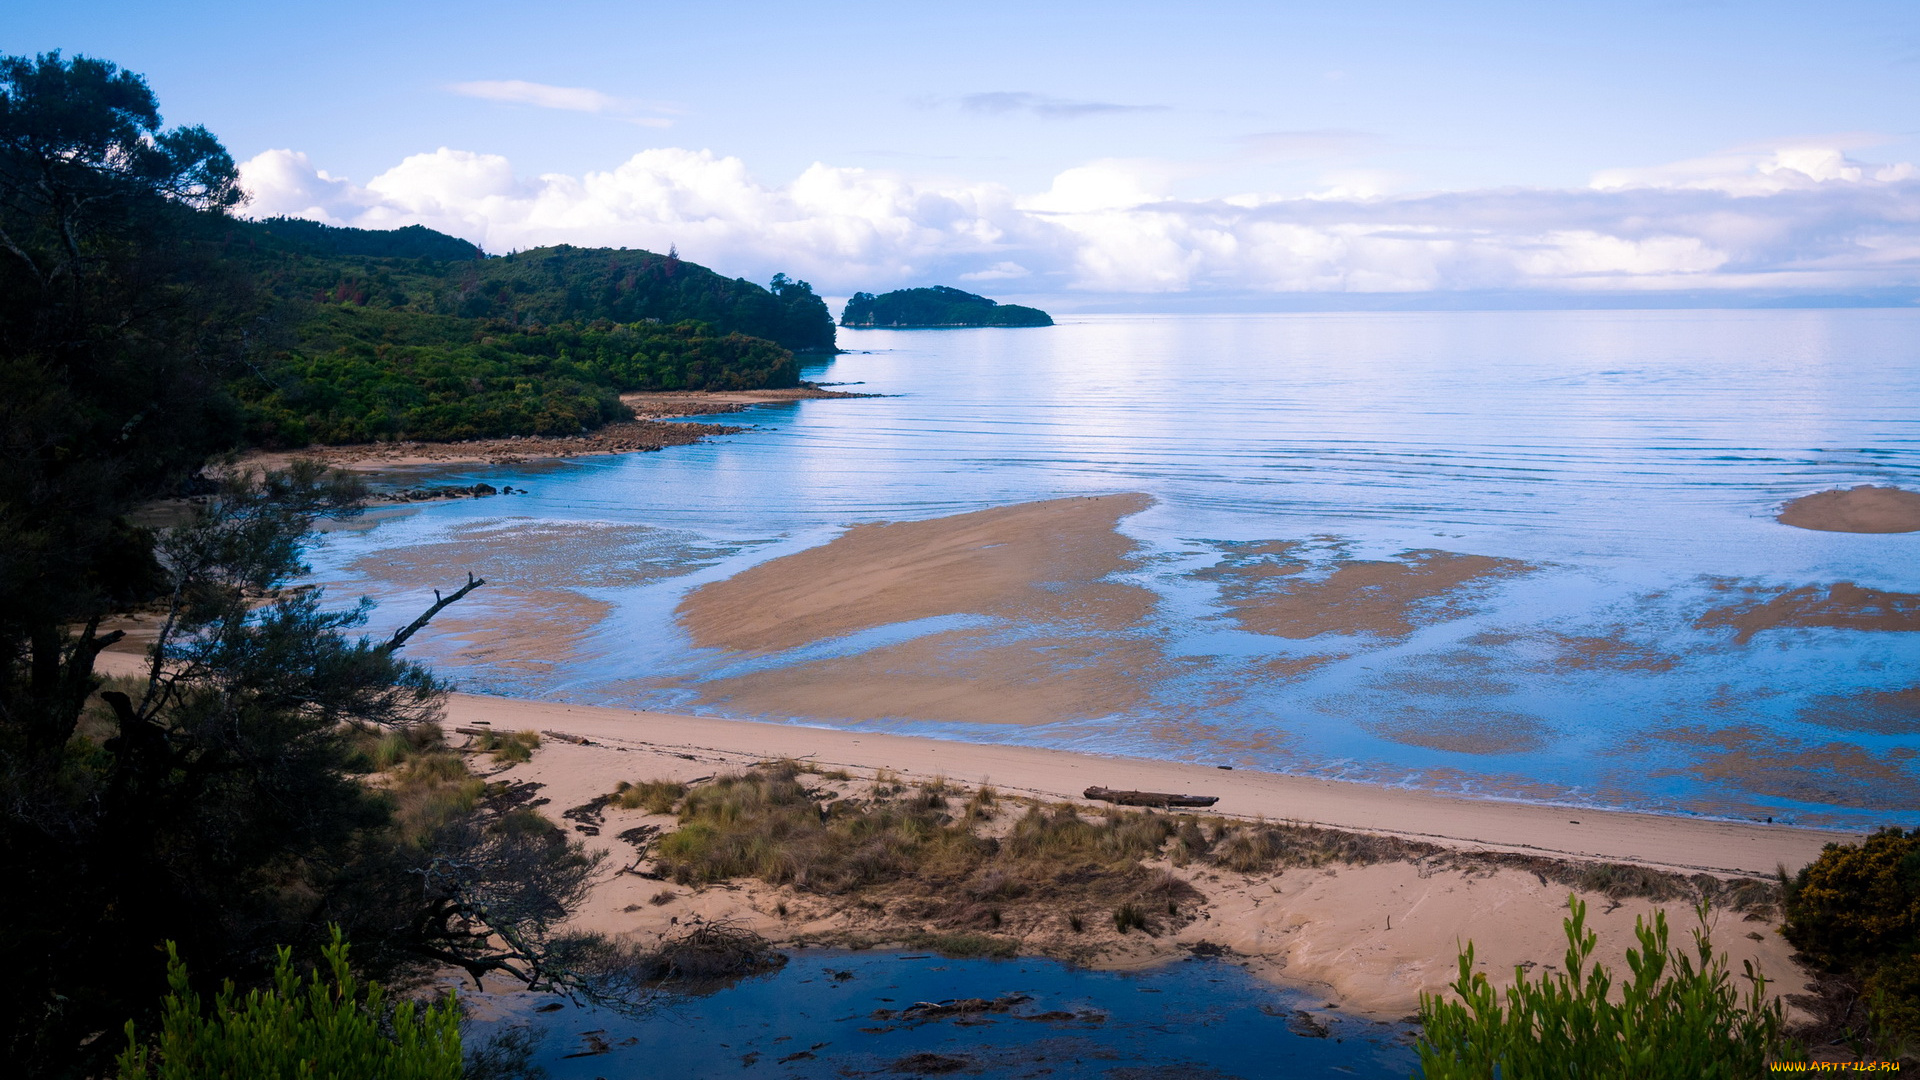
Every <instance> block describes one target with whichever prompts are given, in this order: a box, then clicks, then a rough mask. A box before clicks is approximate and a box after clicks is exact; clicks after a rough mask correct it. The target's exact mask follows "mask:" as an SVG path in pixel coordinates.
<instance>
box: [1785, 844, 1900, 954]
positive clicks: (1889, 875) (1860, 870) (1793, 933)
mask: <svg viewBox="0 0 1920 1080" xmlns="http://www.w3.org/2000/svg"><path fill="white" fill-rule="evenodd" d="M1785 930H1786V935H1787V940H1789V941H1791V942H1793V943H1794V944H1795V945H1797V946H1799V948H1800V949H1801V950H1802V951H1804V952H1805V953H1807V955H1809V956H1811V957H1813V958H1814V959H1816V960H1818V961H1820V962H1821V963H1823V964H1826V965H1828V966H1830V967H1836V968H1843V969H1844V968H1847V967H1851V966H1853V965H1854V964H1856V963H1858V962H1860V961H1862V960H1872V959H1879V958H1888V959H1891V958H1896V957H1905V956H1911V955H1913V953H1914V951H1915V947H1916V945H1920V829H1914V830H1912V831H1910V832H1903V831H1901V830H1900V829H1881V830H1880V831H1878V832H1876V833H1874V834H1873V835H1872V836H1869V837H1867V839H1866V840H1865V842H1863V843H1861V844H1859V845H1857V846H1856V845H1853V844H1828V845H1827V846H1826V847H1825V848H1824V849H1822V850H1821V852H1820V857H1819V858H1818V859H1815V860H1814V861H1813V862H1812V863H1811V864H1810V865H1808V866H1807V867H1805V868H1804V869H1802V870H1801V871H1800V873H1799V875H1798V876H1797V877H1796V878H1795V879H1794V881H1793V883H1792V884H1791V885H1790V886H1789V888H1788V890H1787V922H1786V927H1785Z"/></svg>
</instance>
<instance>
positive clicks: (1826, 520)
mask: <svg viewBox="0 0 1920 1080" xmlns="http://www.w3.org/2000/svg"><path fill="white" fill-rule="evenodd" d="M1774 520H1776V521H1778V522H1779V523H1780V524H1782V525H1791V526H1793V527H1794V528H1796V529H1817V530H1819V531H1821V532H1856V533H1902V532H1920V491H1907V490H1904V489H1902V488H1897V487H1876V486H1874V485H1872V484H1861V485H1860V486H1858V487H1852V488H1834V489H1833V490H1831V491H1816V492H1814V493H1813V494H1811V495H1802V496H1801V497H1799V498H1797V499H1795V500H1793V501H1792V502H1789V503H1787V505H1785V506H1783V507H1781V508H1780V513H1779V515H1778V516H1777V517H1776V518H1775V519H1774Z"/></svg>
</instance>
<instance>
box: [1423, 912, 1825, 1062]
mask: <svg viewBox="0 0 1920 1080" xmlns="http://www.w3.org/2000/svg"><path fill="white" fill-rule="evenodd" d="M1567 903H1568V907H1569V909H1570V911H1571V914H1570V915H1569V917H1568V918H1567V919H1566V920H1564V924H1563V925H1564V926H1565V929H1566V934H1567V952H1566V957H1565V963H1566V968H1565V970H1564V971H1556V972H1552V973H1551V974H1547V975H1543V976H1542V977H1541V978H1539V979H1529V978H1528V977H1527V973H1526V970H1525V969H1524V968H1516V969H1515V970H1514V984H1513V986H1512V987H1510V988H1508V990H1507V991H1506V992H1505V993H1504V994H1501V993H1498V992H1496V991H1495V990H1494V989H1493V986H1492V984H1491V983H1490V982H1489V981H1488V980H1487V977H1486V975H1485V974H1483V973H1480V972H1476V971H1474V970H1473V945H1472V943H1468V945H1467V947H1466V949H1465V951H1463V952H1462V953H1461V954H1460V977H1459V979H1458V980H1456V981H1455V982H1454V983H1453V985H1452V990H1453V993H1454V995H1455V997H1456V998H1457V1000H1452V1001H1449V1000H1447V999H1446V998H1445V997H1443V996H1442V995H1438V994H1422V995H1421V996H1420V1020H1421V1024H1422V1025H1423V1027H1424V1031H1423V1032H1422V1035H1421V1041H1420V1044H1419V1053H1420V1068H1421V1075H1422V1076H1424V1077H1426V1080H1455V1078H1458V1080H1494V1078H1495V1077H1498V1078H1500V1080H1536V1078H1549V1077H1566V1078H1568V1080H1574V1078H1578V1080H1615V1078H1617V1080H1662V1078H1666V1077H1672V1078H1674V1080H1680V1078H1686V1080H1696V1078H1707V1080H1713V1078H1724V1080H1744V1078H1746V1077H1752V1076H1760V1075H1763V1074H1764V1073H1765V1071H1766V1063H1767V1062H1768V1061H1772V1060H1780V1059H1783V1058H1785V1057H1788V1056H1790V1055H1793V1054H1795V1053H1796V1050H1795V1048H1794V1047H1793V1046H1792V1045H1791V1044H1790V1043H1789V1042H1788V1041H1787V1039H1786V1035H1785V1025H1786V1021H1785V1013H1784V1008H1783V1006H1782V1005H1781V1004H1780V1002H1779V1001H1778V1000H1777V999H1776V1000H1771V1001H1770V1000H1768V998H1767V995H1766V988H1767V981H1766V979H1765V978H1764V977H1763V976H1762V975H1761V974H1760V973H1759V972H1757V971H1755V970H1754V969H1753V966H1752V964H1751V963H1749V964H1748V965H1747V966H1746V972H1745V976H1744V978H1745V981H1746V982H1747V984H1748V985H1747V987H1746V990H1745V992H1744V993H1743V992H1742V991H1741V990H1740V988H1739V987H1738V986H1736V985H1735V980H1734V978H1733V976H1732V974H1731V973H1730V972H1729V971H1728V968H1727V960H1726V956H1725V954H1720V953H1716V952H1715V951H1714V948H1713V942H1712V941H1711V939H1710V938H1709V936H1708V934H1707V930H1706V921H1707V908H1706V905H1705V904H1704V903H1703V904H1702V905H1701V906H1700V908H1699V909H1698V915H1699V919H1700V925H1699V926H1698V927H1696V928H1695V929H1694V931H1693V950H1692V952H1691V953H1689V952H1687V951H1686V950H1683V949H1680V948H1675V947H1672V946H1670V945H1669V943H1668V931H1667V917H1666V912H1664V911H1658V912H1655V913H1654V918H1653V921H1652V923H1651V924H1649V923H1647V922H1646V921H1645V920H1643V919H1636V920H1634V934H1635V936H1636V937H1637V938H1638V939H1639V941H1640V947H1639V948H1638V949H1629V950H1627V967H1628V968H1629V969H1630V971H1631V972H1632V977H1631V978H1630V979H1629V980H1626V981H1624V982H1621V983H1620V984H1619V985H1618V987H1617V991H1618V992H1617V994H1616V992H1615V991H1616V986H1615V983H1614V977H1613V973H1612V972H1610V971H1608V970H1607V969H1606V968H1605V967H1604V966H1603V965H1600V964H1591V966H1589V964H1590V961H1591V959H1592V956H1593V950H1594V947H1595V945H1596V944H1597V943H1598V936H1597V935H1596V934H1594V933H1593V932H1592V931H1590V930H1588V929H1587V928H1586V918H1587V906H1586V904H1584V903H1582V902H1581V901H1580V899H1579V898H1578V897H1574V896H1569V897H1568V899H1567Z"/></svg>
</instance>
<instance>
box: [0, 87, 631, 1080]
mask: <svg viewBox="0 0 1920 1080" xmlns="http://www.w3.org/2000/svg"><path fill="white" fill-rule="evenodd" d="M235 179H236V174H235V171H234V168H233V163H232V160H231V158H230V157H228V155H227V153H226V151H225V150H223V149H221V147H220V145H219V143H218V142H217V141H215V140H214V139H213V138H212V136H210V135H208V134H207V133H206V132H205V131H204V130H203V129H199V128H182V129H172V130H167V129H164V128H162V127H161V123H160V117H159V114H158V111H157V108H156V106H155V102H154V99H153V95H152V93H151V92H150V91H149V90H148V88H147V87H146V85H145V83H144V82H143V81H142V80H141V79H140V78H139V77H138V76H136V75H133V74H131V73H128V72H123V71H120V70H118V69H117V68H115V67H114V66H113V65H112V64H108V63H104V62H101V61H96V60H90V59H86V58H75V59H73V60H71V61H69V60H64V59H62V58H61V57H60V56H58V55H57V54H49V55H46V56H41V57H38V58H34V59H27V58H18V57H16V58H0V386H3V387H4V389H5V393H4V394H0V445H3V446H4V448H5V455H6V457H5V460H6V468H5V469H4V470H0V867H4V868H5V870H6V873H7V881H6V883H5V887H4V888H0V970H4V971H5V973H6V978H5V979H4V980H0V1053H4V1054H5V1060H6V1062H7V1067H8V1071H9V1073H10V1074H13V1075H21V1074H24V1075H33V1076H42V1075H44V1076H83V1075H98V1074H100V1072H101V1071H102V1070H103V1069H104V1068H105V1067H106V1064H107V1061H108V1059H110V1058H111V1056H112V1054H113V1052H114V1050H115V1049H116V1046H115V1043H116V1039H114V1038H113V1037H112V1035H113V1033H116V1032H119V1031H121V1030H122V1027H123V1025H124V1024H125V1023H126V1022H127V1020H129V1019H130V1018H131V1019H134V1020H136V1021H138V1022H140V1023H141V1024H142V1026H143V1027H150V1021H151V1019H152V1014H153V1011H154V1009H155V1007H156V1006H157V1003H158V1002H159V1001H160V999H161V992H162V991H163V990H164V988H165V985H166V983H165V974H166V972H165V959H166V958H165V954H164V953H163V952H162V951H161V947H162V945H163V943H165V942H168V941H172V942H176V943H177V944H178V949H179V953H180V956H181V957H182V958H183V959H184V960H185V961H186V963H187V964H188V965H189V967H190V969H191V971H192V972H193V975H194V978H195V979H196V980H197V981H200V982H202V983H203V984H204V988H205V989H211V988H212V987H217V986H218V985H219V984H220V982H221V981H222V980H224V979H227V978H233V979H235V980H237V981H238V983H239V984H240V985H241V986H242V987H243V988H244V987H246V986H249V985H254V986H258V985H262V984H263V982H264V981H265V980H266V978H267V976H268V975H269V973H270V971H271V968H272V966H273V963H274V960H275V958H276V956H277V952H276V949H277V947H279V946H289V945H290V946H293V947H294V948H295V950H296V955H301V956H313V955H316V954H318V952H319V949H320V947H321V946H322V945H324V944H325V939H326V935H327V927H328V925H329V924H338V925H339V926H340V927H341V928H342V929H343V930H344V931H345V932H346V934H347V936H348V937H349V938H350V939H351V940H352V941H353V942H354V957H355V960H356V963H357V964H359V965H360V966H362V967H364V968H365V969H366V970H368V971H369V972H373V973H400V974H405V973H406V972H407V970H408V969H409V967H410V966H415V967H417V966H418V965H421V964H427V963H443V962H448V961H455V962H465V963H467V964H469V965H473V964H479V965H482V966H485V965H489V964H492V965H495V966H500V965H506V966H501V967H500V969H501V970H512V971H515V972H517V973H519V974H520V975H522V976H523V977H525V978H527V979H528V981H530V982H534V983H540V984H550V983H553V982H555V981H556V979H557V978H558V979H559V981H564V976H561V977H556V976H555V975H553V974H551V973H550V969H551V968H552V967H553V965H552V962H551V960H550V952H551V947H552V945H553V941H552V937H553V935H552V933H551V930H550V928H551V927H552V926H553V925H554V924H556V923H557V922H558V921H559V920H560V919H561V918H562V917H564V915H565V912H566V908H567V906H568V904H569V903H570V902H571V901H572V900H573V899H575V898H577V896H578V895H579V893H580V891H581V890H582V889H584V887H585V882H586V880H587V878H588V877H589V876H590V875H591V873H592V871H593V861H592V860H591V859H588V858H587V857H586V856H585V855H584V854H583V853H582V852H581V850H580V848H579V847H578V845H576V844H572V843H570V842H568V841H567V840H566V838H565V837H564V836H563V835H561V834H559V832H558V830H556V829H554V828H553V826H551V825H550V824H546V823H544V821H543V820H541V819H539V818H538V816H537V815H530V814H529V813H522V812H517V811H515V810H514V808H513V806H512V799H511V793H510V792H507V791H504V790H500V788H501V785H488V784H486V783H484V782H483V781H480V780H478V779H476V778H473V777H470V776H467V775H466V773H465V768H464V765H463V764H461V763H460V760H459V758H458V756H457V755H453V754H451V753H450V752H446V751H444V750H442V751H440V752H439V755H438V756H437V757H436V758H434V762H435V764H434V765H433V768H435V769H438V770H440V773H441V774H443V776H445V777H449V779H445V780H444V781H443V780H431V778H429V779H430V780H431V783H432V784H433V785H436V786H434V787H433V791H432V792H431V793H430V794H432V795H433V798H431V799H429V800H428V802H430V803H431V812H413V811H414V810H417V809H418V808H411V809H410V808H409V806H407V805H406V804H405V803H404V801H403V800H402V798H401V796H400V795H399V794H397V793H396V792H395V791H394V790H391V789H390V788H386V787H382V786H381V785H370V784H368V783H364V782H362V781H361V780H360V779H359V778H358V777H357V776H356V775H355V773H354V768H353V767H354V764H355V760H356V755H357V754H358V753H359V748H360V747H361V746H362V744H364V743H365V741H366V739H367V735H366V733H368V732H378V731H393V732H396V733H400V734H399V735H397V736H396V737H403V738H405V739H408V740H412V741H414V742H419V743H422V744H427V743H430V742H431V741H432V739H431V734H432V731H433V729H432V728H431V726H430V724H429V721H431V719H432V718H433V717H434V716H435V715H436V714H437V711H438V707H439V702H440V698H441V694H442V690H443V688H442V687H441V685H440V684H439V683H438V682H437V681H436V680H435V679H434V678H433V677H432V676H431V675H430V674H429V673H428V672H426V671H425V670H424V669H422V668H419V667H417V666H415V665H412V664H408V663H406V662H404V661H402V660H400V659H399V658H398V657H397V656H396V652H397V650H398V649H399V648H400V647H401V646H402V645H404V644H405V643H406V640H407V638H408V635H410V634H411V633H413V632H415V631H417V630H419V629H420V628H421V627H422V626H423V625H424V624H425V620H426V618H430V617H431V614H432V611H429V612H428V613H427V615H426V616H424V617H423V618H422V619H420V620H416V621H415V623H413V624H411V626H410V627H408V628H406V629H404V630H402V631H401V632H400V633H398V634H395V635H393V636H392V637H389V638H387V639H385V640H378V641H376V640H371V639H367V638H364V637H361V636H360V635H359V634H358V633H357V628H358V627H359V626H360V625H361V624H362V623H363V622H364V621H365V619H366V618H367V615H368V610H367V607H366V605H365V604H362V605H360V606H357V607H355V606H349V607H344V608H341V607H334V606H329V604H328V603H327V601H326V600H325V598H324V597H322V596H321V595H319V594H318V593H317V592H314V591H302V590H299V589H292V588H289V587H288V585H289V582H290V581H291V579H292V578H293V577H294V576H296V575H297V574H299V573H300V572H301V571H302V569H303V568H302V567H301V565H300V553H301V550H302V547H303V545H304V544H305V543H306V541H307V539H308V538H309V535H310V533H311V531H312V528H313V524H314V522H315V520H316V519H318V518H319V517H322V516H340V515H345V514H350V513H352V512H353V510H354V508H355V506H356V504H357V501H358V499H359V497H360V495H361V492H360V490H359V488H358V485H357V484H355V483H354V482H353V481H351V480H350V479H348V478H346V477H344V476H341V475H329V474H326V473H324V472H323V471H322V470H320V469H319V468H318V467H315V466H309V465H299V466H296V467H295V468H293V469H292V470H290V471H289V472H286V473H283V474H267V475H264V476H259V475H255V476H242V475H237V474H233V473H232V472H231V470H229V475H228V476H227V479H226V480H225V482H224V483H223V484H220V485H217V487H218V490H216V491H212V492H209V491H208V490H206V488H205V486H204V485H207V484H209V483H211V481H208V480H205V479H203V478H201V470H202V468H203V466H204V465H205V464H206V462H207V461H208V459H209V455H210V454H211V453H212V452H213V451H215V450H217V449H219V448H221V447H223V446H226V445H230V443H231V441H232V437H233V434H234V433H235V432H236V431H237V430H238V423H237V413H236V411H235V409H234V407H233V404H232V402H231V401H230V400H229V399H228V398H227V396H226V395H225V393H224V392H223V390H222V387H223V386H224V385H225V383H226V381H227V380H228V379H229V378H230V377H231V376H232V374H233V373H235V372H236V371H238V370H241V369H244V368H245V367H246V365H247V364H248V362H249V360H250V359H251V356H252V352H251V350H252V348H253V346H254V344H255V342H256V340H257V338H258V336H259V334H260V333H261V332H262V331H263V328H264V327H265V324H264V323H263V322H262V321H261V316H262V314H263V312H264V311H265V308H264V307H263V306H262V305H261V303H260V302H259V301H258V296H257V294H256V293H255V292H254V291H253V290H252V289H251V288H250V287H249V286H248V284H247V281H246V278H245V275H244V273H241V272H240V269H239V268H238V267H237V262H238V261H237V260H223V259H221V258H220V257H219V255H220V253H219V251H218V247H217V245H218V243H219V237H220V236H221V235H223V228H222V223H223V221H224V218H223V217H222V215H223V214H224V212H225V211H226V210H227V209H228V208H230V207H232V206H233V205H235V204H236V203H237V201H238V200H239V198H240V193H239V189H238V188H237V187H236V186H235ZM189 482H192V483H197V484H200V485H202V487H200V488H197V489H194V490H195V491H196V492H197V495H198V497H199V505H197V506H194V507H192V508H191V510H190V512H188V513H187V515H186V518H185V520H184V521H182V522H181V523H180V524H178V525H176V526H175V527H173V528H171V529H167V530H164V531H159V532H156V531H154V530H152V529H148V528H142V527H138V526H136V525H135V524H133V523H132V521H131V520H130V515H131V514H132V512H133V511H134V510H136V509H137V508H139V507H141V506H143V505H144V504H147V503H149V502H151V500H153V499H154V498H156V497H157V496H162V495H168V494H173V493H176V492H178V491H179V490H180V489H181V486H182V485H183V484H185V483H189ZM480 584H481V583H480V582H478V581H474V580H471V579H469V581H468V583H467V585H466V586H465V587H464V588H461V589H459V590H457V591H455V592H454V593H453V594H452V595H450V596H449V597H447V598H446V602H451V601H453V600H455V599H458V598H459V597H460V596H463V595H465V593H466V592H467V591H469V590H471V589H472V588H474V587H477V586H478V585H480ZM441 606H444V604H437V605H435V607H434V609H433V610H435V611H437V610H438V609H439V607H441ZM133 608H140V609H142V610H144V611H145V612H146V613H148V614H149V615H150V616H151V617H152V618H153V619H154V620H155V624H156V625H157V627H158V629H157V632H156V638H155V640H154V641H153V642H152V644H151V648H150V650H149V652H148V654H147V658H146V661H145V663H144V664H142V665H141V673H140V674H138V675H136V676H132V677H123V678H120V679H116V680H112V681H111V682H110V683H108V684H107V685H105V686H104V687H103V686H102V680H101V678H100V677H99V676H98V674H97V673H96V670H95V669H96V667H97V665H98V660H99V656H100V654H101V652H102V650H103V649H106V648H108V647H109V646H111V645H113V644H115V643H117V642H118V641H119V640H120V638H121V634H120V633H119V632H118V631H115V632H106V631H104V630H103V623H104V622H105V620H106V619H107V617H108V616H109V615H110V614H112V613H114V612H124V611H127V610H129V609H133ZM96 691H98V693H96ZM443 789H451V790H453V791H454V792H455V794H456V795H457V796H458V797H455V798H448V797H443V796H444V794H445V791H444V790H443ZM502 875H511V876H512V877H511V880H503V879H502ZM449 896H452V897H453V898H454V900H453V902H452V906H451V908H449V905H448V901H447V898H448V897H449ZM495 897H505V898H507V899H509V900H511V902H508V903H496V902H494V901H493V899H492V898H495ZM476 898H477V899H476Z"/></svg>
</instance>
